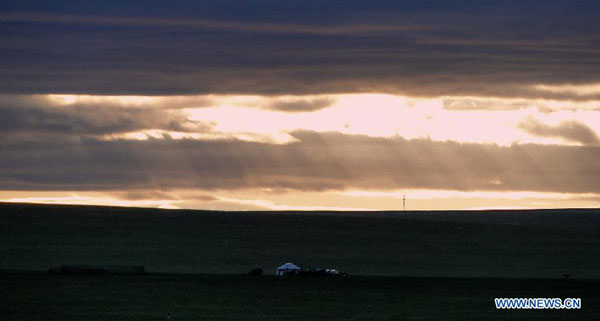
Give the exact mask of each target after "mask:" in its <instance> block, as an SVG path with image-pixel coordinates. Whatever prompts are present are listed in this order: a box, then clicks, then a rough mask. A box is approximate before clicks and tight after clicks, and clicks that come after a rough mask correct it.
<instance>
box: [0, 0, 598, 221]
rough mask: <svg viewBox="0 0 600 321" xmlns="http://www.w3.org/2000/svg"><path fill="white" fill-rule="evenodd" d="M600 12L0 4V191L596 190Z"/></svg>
mask: <svg viewBox="0 0 600 321" xmlns="http://www.w3.org/2000/svg"><path fill="white" fill-rule="evenodd" d="M599 16H600V2H598V1H595V0H593V1H576V0H574V1H558V0H555V1H526V0H521V1H511V0H505V1H481V0H479V1H413V0H408V1H396V0H394V1H354V0H346V1H310V0H303V1H300V0H289V1H279V0H277V1H276V0H249V1H228V0H222V1H144V2H140V1H123V0H121V1H91V0H79V1H26V0H24V1H4V0H0V154H1V155H2V156H1V157H0V201H9V202H36V203H64V204H99V205H118V206H142V207H161V208H191V209H213V210H402V209H404V208H406V209H407V210H424V209H433V210H443V209H494V208H566V207H600V161H598V160H599V159H600V32H599V31H600V19H598V17H599ZM404 200H405V201H404Z"/></svg>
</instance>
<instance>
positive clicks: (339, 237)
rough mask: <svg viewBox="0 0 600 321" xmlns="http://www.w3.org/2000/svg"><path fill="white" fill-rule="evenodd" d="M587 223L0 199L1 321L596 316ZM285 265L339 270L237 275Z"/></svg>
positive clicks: (592, 229)
mask: <svg viewBox="0 0 600 321" xmlns="http://www.w3.org/2000/svg"><path fill="white" fill-rule="evenodd" d="M598 231H600V211H598V210H595V209H589V210H581V209H572V210H540V211H478V212H468V211H454V212H367V213H357V212H346V213H343V212H206V211H180V210H158V209H143V208H134V209H132V208H115V207H97V206H62V205H31V204H0V270H4V271H5V272H3V273H0V320H2V321H4V320H7V321H13V320H19V321H20V320H74V321H75V320H167V313H168V312H169V311H170V312H171V316H172V320H287V321H291V320H483V319H485V320H600V290H599V289H600V284H599V283H598V280H599V279H600V233H598ZM287 261H291V262H294V263H296V264H301V265H303V266H304V268H307V267H311V266H312V267H317V266H320V267H330V268H337V269H339V270H341V271H343V272H347V273H349V274H350V277H345V278H325V279H322V278H277V277H274V276H272V275H266V276H262V277H249V276H241V274H243V273H245V272H247V271H249V270H250V269H253V268H263V269H264V270H265V273H266V274H272V273H273V272H274V270H275V268H276V267H277V266H278V265H280V264H282V263H284V262H287ZM62 264H89V265H125V266H133V265H136V266H145V268H146V270H147V271H149V272H150V275H149V276H145V277H143V276H59V275H48V274H47V273H45V272H43V271H46V270H47V269H48V268H49V267H53V266H59V265H62ZM15 270H21V271H37V272H28V273H23V272H21V273H16V272H14V271H15ZM6 271H8V272H6ZM564 273H570V274H571V276H572V277H571V279H569V280H563V279H561V278H562V274H564ZM361 275H362V276H361ZM496 297H533V298H539V297H542V298H543V297H549V298H555V297H558V298H581V299H582V303H583V308H582V309H581V310H568V311H567V310H560V311H557V310H528V311H517V310H501V311H498V310H496V309H495V306H494V302H493V299H494V298H496Z"/></svg>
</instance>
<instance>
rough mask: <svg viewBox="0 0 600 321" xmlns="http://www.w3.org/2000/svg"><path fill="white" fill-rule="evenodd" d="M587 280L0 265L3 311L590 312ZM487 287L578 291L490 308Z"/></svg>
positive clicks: (25, 316) (493, 293)
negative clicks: (55, 269) (569, 301)
mask: <svg viewBox="0 0 600 321" xmlns="http://www.w3.org/2000/svg"><path fill="white" fill-rule="evenodd" d="M599 286H600V284H599V283H598V281H594V280H545V279H463V278H402V277H372V276H371V277H357V276H354V277H340V278H311V277H303V278H301V277H275V276H262V277H249V276H235V275H152V274H151V275H149V276H58V275H47V274H44V273H29V274H26V273H4V274H0V288H1V289H2V291H0V313H1V315H2V320H5V321H17V320H18V321H21V320H72V321H77V320H89V321H92V320H98V321H100V320H167V313H169V312H170V313H171V316H172V319H171V320H286V321H294V320H483V319H485V320H598V319H600V292H599V291H597V289H598V288H599ZM495 297H550V298H554V297H560V298H566V297H569V298H573V297H579V298H582V303H583V304H582V305H583V307H582V309H581V310H496V309H495V307H494V301H493V299H494V298H495Z"/></svg>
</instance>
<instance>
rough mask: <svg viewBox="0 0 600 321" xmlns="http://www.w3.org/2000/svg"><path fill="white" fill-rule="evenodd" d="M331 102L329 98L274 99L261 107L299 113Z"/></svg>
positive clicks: (323, 106) (329, 104)
mask: <svg viewBox="0 0 600 321" xmlns="http://www.w3.org/2000/svg"><path fill="white" fill-rule="evenodd" d="M333 102H334V100H333V99H330V98H315V99H294V100H280V101H274V102H272V103H270V104H268V105H266V106H264V107H263V108H264V109H269V110H276V111H284V112H292V113H299V112H310V111H316V110H319V109H323V108H327V107H329V106H331V104H333Z"/></svg>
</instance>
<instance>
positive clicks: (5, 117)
mask: <svg viewBox="0 0 600 321" xmlns="http://www.w3.org/2000/svg"><path fill="white" fill-rule="evenodd" d="M0 120H1V122H0V133H2V134H32V133H37V134H43V135H74V136H80V135H94V136H96V135H105V134H118V133H124V132H132V131H139V130H145V129H160V130H166V131H179V132H207V131H210V129H211V128H210V126H209V125H208V124H204V123H199V122H192V121H189V120H188V119H187V117H186V116H185V115H183V114H181V113H179V112H178V111H177V110H169V109H158V108H150V109H149V108H142V107H127V106H117V105H113V106H108V105H107V104H88V105H85V104H73V105H67V106H56V105H53V104H51V103H49V102H48V101H47V100H44V99H42V98H38V97H23V96H1V97H0Z"/></svg>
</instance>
